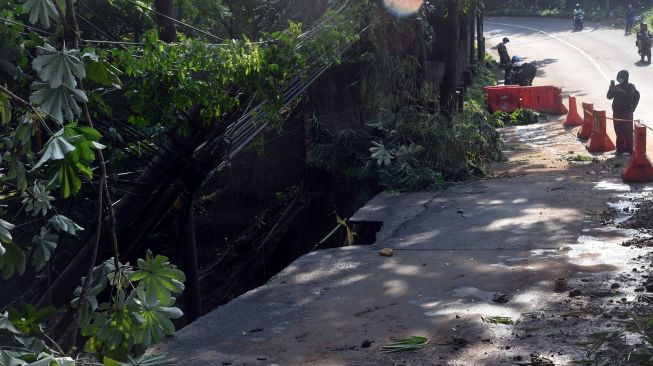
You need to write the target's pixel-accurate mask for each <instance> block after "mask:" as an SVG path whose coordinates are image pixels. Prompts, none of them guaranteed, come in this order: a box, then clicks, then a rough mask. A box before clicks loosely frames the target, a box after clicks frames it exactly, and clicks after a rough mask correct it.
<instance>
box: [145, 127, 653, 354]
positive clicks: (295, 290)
mask: <svg viewBox="0 0 653 366" xmlns="http://www.w3.org/2000/svg"><path fill="white" fill-rule="evenodd" d="M501 132H502V134H503V135H504V137H505V140H506V141H507V144H506V151H505V153H506V156H507V157H508V160H507V161H506V162H503V163H500V164H497V166H496V167H495V172H496V174H495V178H493V179H487V180H481V181H476V182H468V183H464V184H457V185H452V186H451V187H449V188H447V189H446V190H443V191H440V192H419V193H411V194H397V195H394V194H382V195H379V196H377V197H375V198H374V199H373V200H372V201H371V202H370V203H368V205H366V206H365V207H364V208H362V209H361V210H360V211H359V212H358V213H357V214H356V215H355V216H357V217H355V218H356V219H358V220H363V221H381V222H382V223H383V226H382V227H381V229H380V231H379V232H378V233H377V235H376V239H377V240H376V243H375V244H373V245H369V246H358V247H348V248H338V249H329V250H322V251H317V252H313V253H310V254H308V255H306V256H304V257H302V258H300V259H298V260H297V261H296V262H294V263H293V264H292V265H290V266H289V267H288V268H287V269H285V270H284V271H283V272H281V273H280V274H278V275H277V276H275V277H274V278H273V279H271V280H270V281H269V282H268V283H267V284H266V285H264V286H262V287H260V288H258V289H255V290H253V291H251V292H249V293H247V294H245V295H243V296H241V297H239V298H237V299H235V300H233V301H232V302H230V303H229V304H227V305H225V306H223V307H220V308H218V309H217V310H215V311H213V312H212V313H210V314H207V315H206V316H204V317H202V318H201V319H199V320H198V321H196V322H195V323H193V324H191V325H189V326H187V327H186V328H184V329H182V330H181V331H179V332H178V333H177V336H176V337H175V338H173V339H170V340H169V341H168V342H166V343H164V344H163V345H160V346H157V347H156V348H154V349H153V350H151V351H153V352H166V353H168V354H170V355H172V356H175V357H177V358H178V359H179V364H182V365H199V364H201V365H273V364H277V365H464V366H470V365H503V364H514V363H518V364H520V363H521V364H533V365H536V364H539V365H553V364H555V365H567V364H570V363H571V362H572V361H573V360H579V359H582V358H583V357H584V356H585V354H584V352H585V350H584V349H583V348H581V347H579V346H577V345H576V344H575V343H576V342H578V341H580V340H584V339H589V338H591V336H592V335H593V334H596V333H598V332H601V331H613V330H621V329H623V324H622V323H621V321H622V320H623V319H624V318H626V317H627V316H628V311H629V310H628V309H629V308H630V307H631V306H632V302H633V300H634V299H635V297H636V294H637V293H636V292H635V289H638V290H641V286H642V282H643V281H644V280H645V278H644V277H643V276H646V275H647V274H646V272H645V271H646V270H647V269H648V266H649V263H650V262H646V261H647V260H648V259H647V257H646V256H645V252H646V249H644V248H640V247H638V246H635V245H631V246H630V247H624V246H622V245H621V244H623V243H624V242H626V241H628V240H630V239H632V238H633V237H634V236H635V234H636V233H637V231H636V230H633V229H628V228H620V227H618V226H619V224H620V223H622V222H623V221H624V220H625V219H626V218H628V217H629V216H630V215H631V214H632V211H634V210H635V207H634V206H633V204H632V203H631V202H634V201H636V200H639V199H641V198H642V197H644V196H646V195H650V194H651V192H652V190H651V187H649V186H644V185H640V186H638V185H625V184H623V183H622V182H621V179H620V174H621V169H622V167H623V165H624V164H625V162H626V158H625V157H617V158H615V156H614V155H613V154H604V155H589V154H587V153H586V151H585V149H584V147H583V145H582V144H581V143H580V142H578V140H577V139H576V138H575V134H573V132H574V131H573V130H568V129H565V128H563V127H562V124H561V120H559V119H553V120H549V121H546V122H540V123H537V124H535V125H528V126H515V127H509V128H505V129H503V130H502V131H501ZM626 208H627V209H626ZM383 248H388V249H393V251H392V253H393V254H392V256H390V257H385V256H379V255H378V252H379V250H381V249H383ZM557 279H559V280H560V281H558V284H557V286H558V288H557V290H558V291H557V292H556V280H557ZM652 289H653V287H652ZM409 336H425V337H427V338H428V339H429V340H430V343H428V344H427V345H425V346H424V347H423V348H421V349H419V350H415V351H410V352H401V353H382V352H381V348H382V347H383V345H386V344H388V343H390V342H392V340H393V339H400V338H405V337H409Z"/></svg>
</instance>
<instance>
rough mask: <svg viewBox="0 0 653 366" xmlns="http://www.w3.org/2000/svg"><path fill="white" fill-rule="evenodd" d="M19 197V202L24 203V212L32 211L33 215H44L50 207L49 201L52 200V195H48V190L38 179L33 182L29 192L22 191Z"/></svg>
mask: <svg viewBox="0 0 653 366" xmlns="http://www.w3.org/2000/svg"><path fill="white" fill-rule="evenodd" d="M21 197H22V198H23V201H22V202H21V203H22V204H23V205H25V212H32V215H34V216H38V215H39V213H41V214H42V216H45V215H46V214H47V213H48V210H49V209H51V208H52V204H51V203H50V202H52V201H54V197H52V196H50V191H49V190H48V189H47V188H46V187H45V185H44V184H43V183H41V182H39V181H35V182H34V186H33V187H32V191H31V192H23V193H22V194H21Z"/></svg>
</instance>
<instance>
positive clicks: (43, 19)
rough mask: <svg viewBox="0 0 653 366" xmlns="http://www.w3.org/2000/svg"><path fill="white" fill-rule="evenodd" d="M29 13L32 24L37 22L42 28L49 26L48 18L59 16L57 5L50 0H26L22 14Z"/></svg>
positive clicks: (54, 18)
mask: <svg viewBox="0 0 653 366" xmlns="http://www.w3.org/2000/svg"><path fill="white" fill-rule="evenodd" d="M27 13H29V21H30V23H32V24H36V22H39V23H40V24H41V25H42V26H43V28H46V29H47V28H50V20H56V19H58V18H59V14H58V13H57V7H56V6H54V2H53V1H52V0H27V1H26V2H25V4H24V5H23V14H27Z"/></svg>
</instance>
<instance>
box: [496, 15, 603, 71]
mask: <svg viewBox="0 0 653 366" xmlns="http://www.w3.org/2000/svg"><path fill="white" fill-rule="evenodd" d="M485 23H487V24H496V25H503V26H507V27H515V28H523V29H528V30H532V31H535V32H539V33H542V34H545V35H547V36H549V37H551V38H553V39H556V40H558V41H560V42H562V43H564V44H566V45H567V46H569V47H571V48H573V49H575V50H576V51H578V52H580V54H582V55H583V56H585V58H587V59H588V60H589V62H590V63H591V64H592V65H594V67H595V68H596V70H598V72H599V73H600V74H601V75H603V77H604V78H605V80H606V81H609V80H610V78H609V77H608V75H607V74H606V73H605V71H603V69H601V66H599V64H598V63H596V61H594V59H593V58H592V57H591V56H590V55H588V54H587V53H585V51H583V50H581V49H580V48H578V47H576V46H575V45H573V44H571V43H569V42H567V41H565V40H564V39H562V38H560V37H558V36H556V35H553V34H551V33H548V32H545V31H543V30H541V29H536V28H531V27H524V26H522V25H514V24H506V23H497V22H487V21H486V22H485Z"/></svg>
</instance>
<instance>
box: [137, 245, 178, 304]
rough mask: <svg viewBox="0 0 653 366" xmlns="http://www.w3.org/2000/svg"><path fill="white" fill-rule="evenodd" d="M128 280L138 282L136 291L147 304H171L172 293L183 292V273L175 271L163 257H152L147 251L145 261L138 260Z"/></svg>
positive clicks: (166, 258)
mask: <svg viewBox="0 0 653 366" xmlns="http://www.w3.org/2000/svg"><path fill="white" fill-rule="evenodd" d="M129 278H130V279H131V280H132V281H134V282H138V287H137V289H138V290H139V291H141V292H142V293H143V294H144V296H143V297H144V300H145V301H146V302H148V303H155V302H156V301H160V302H161V303H162V304H163V305H166V306H168V305H170V304H171V303H172V295H171V294H172V293H181V292H182V291H184V284H183V281H185V280H186V276H185V275H184V272H182V271H180V270H178V269H176V268H175V267H174V266H173V265H172V264H171V263H170V262H169V261H168V257H166V256H163V255H157V256H156V257H155V256H153V255H152V252H150V251H149V250H148V251H147V253H146V255H145V259H138V269H137V270H135V271H133V272H132V273H130V275H129Z"/></svg>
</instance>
